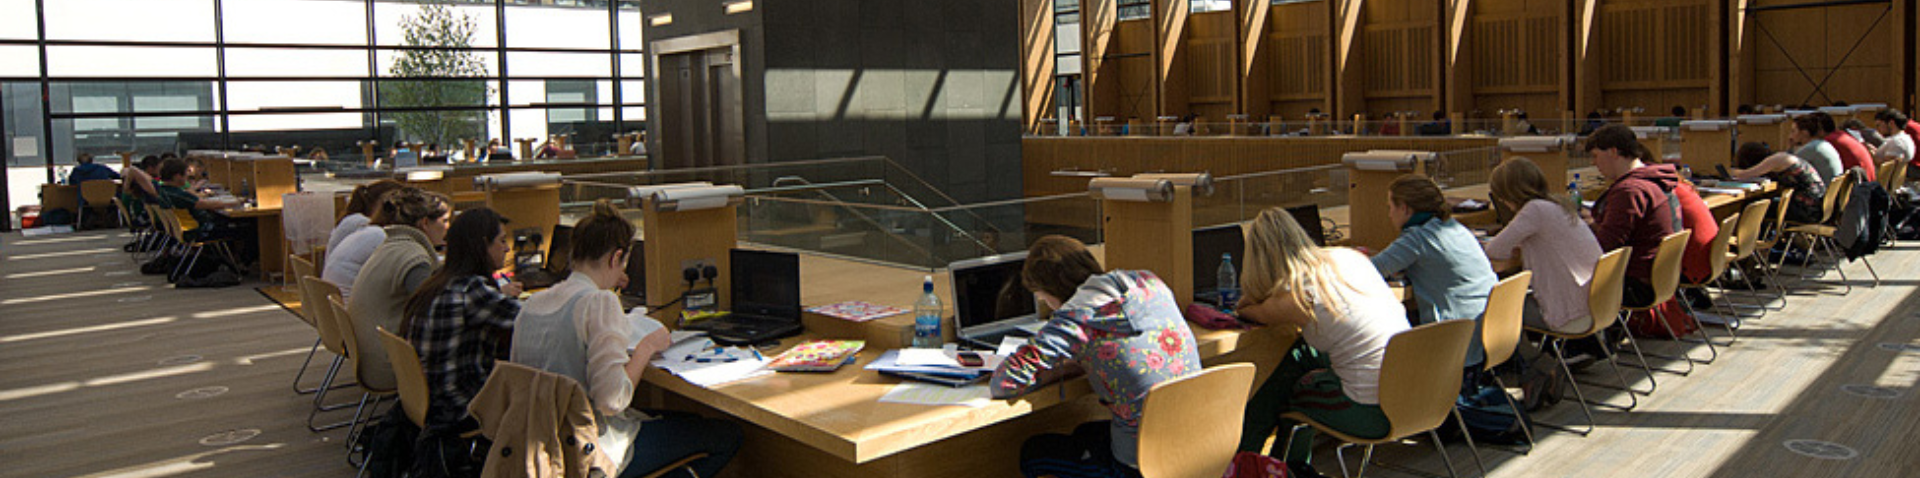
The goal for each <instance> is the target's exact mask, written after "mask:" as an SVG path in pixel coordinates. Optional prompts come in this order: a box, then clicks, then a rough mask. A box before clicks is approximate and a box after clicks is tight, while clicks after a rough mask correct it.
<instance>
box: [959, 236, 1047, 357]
mask: <svg viewBox="0 0 1920 478" xmlns="http://www.w3.org/2000/svg"><path fill="white" fill-rule="evenodd" d="M1026 265H1027V253H1026V252H1018V253H1012V254H1001V255H996V256H987V257H981V258H978V259H968V260H964V261H959V262H955V263H952V264H948V265H947V271H948V273H949V274H951V275H952V277H953V319H954V320H953V321H954V324H956V325H955V326H956V327H958V331H957V332H956V334H955V335H956V336H958V337H959V339H960V342H961V343H964V344H967V345H971V346H974V347H983V348H986V349H988V350H992V349H994V348H995V347H999V346H1000V340H1001V339H1003V338H1005V337H1008V336H1013V337H1031V336H1033V334H1034V333H1036V332H1038V331H1039V330H1040V326H1041V325H1045V324H1046V321H1045V320H1042V318H1041V317H1040V316H1039V315H1038V314H1037V311H1038V307H1036V305H1035V302H1034V297H1033V292H1031V291H1028V290H1027V288H1026V287H1025V286H1022V285H1021V284H1020V269H1021V268H1023V267H1026Z"/></svg>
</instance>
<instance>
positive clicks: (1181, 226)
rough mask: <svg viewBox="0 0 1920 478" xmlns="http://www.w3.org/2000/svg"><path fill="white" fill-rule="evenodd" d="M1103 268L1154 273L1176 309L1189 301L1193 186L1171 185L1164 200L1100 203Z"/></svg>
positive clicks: (1190, 295) (1191, 291)
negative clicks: (1173, 299) (1171, 298)
mask: <svg viewBox="0 0 1920 478" xmlns="http://www.w3.org/2000/svg"><path fill="white" fill-rule="evenodd" d="M1100 209H1101V210H1102V211H1104V212H1105V214H1103V216H1105V217H1102V218H1101V221H1100V227H1101V229H1102V231H1103V232H1102V236H1103V237H1105V238H1106V241H1107V242H1106V246H1105V249H1106V264H1104V265H1105V266H1106V268H1107V269H1108V270H1118V269H1132V270H1147V271H1152V272H1153V273H1154V275H1158V276H1160V281H1161V282H1165V283H1166V284H1167V288H1168V289H1171V290H1173V297H1174V298H1175V299H1176V300H1178V301H1179V303H1180V309H1181V310H1186V308H1187V304H1188V303H1191V302H1193V188H1192V187H1188V186H1174V187H1173V197H1172V198H1171V199H1170V200H1168V201H1166V202H1142V201H1127V200H1120V199H1105V200H1102V201H1100Z"/></svg>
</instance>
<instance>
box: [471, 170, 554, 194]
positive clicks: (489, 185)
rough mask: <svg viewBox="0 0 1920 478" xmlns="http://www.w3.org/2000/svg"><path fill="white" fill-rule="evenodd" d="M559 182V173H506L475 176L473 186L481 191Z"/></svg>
mask: <svg viewBox="0 0 1920 478" xmlns="http://www.w3.org/2000/svg"><path fill="white" fill-rule="evenodd" d="M549 184H560V173H542V172H525V173H506V174H489V175H485V176H475V177H474V178H473V188H474V189H479V190H482V191H485V190H489V189H506V188H523V187H531V186H545V185H549Z"/></svg>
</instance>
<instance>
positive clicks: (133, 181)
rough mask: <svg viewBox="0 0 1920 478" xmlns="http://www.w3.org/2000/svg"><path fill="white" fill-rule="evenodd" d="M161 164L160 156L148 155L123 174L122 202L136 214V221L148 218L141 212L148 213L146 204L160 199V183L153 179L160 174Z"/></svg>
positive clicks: (121, 185)
mask: <svg viewBox="0 0 1920 478" xmlns="http://www.w3.org/2000/svg"><path fill="white" fill-rule="evenodd" d="M160 162H161V161H160V157H159V156H153V155H148V156H147V157H145V158H140V162H139V163H135V164H134V165H133V166H134V167H131V168H127V170H126V171H123V172H122V174H123V175H124V176H123V178H124V179H122V180H121V181H120V202H121V203H124V204H126V205H127V210H129V211H133V212H134V214H133V217H134V219H135V220H139V219H141V218H144V217H146V213H145V212H141V211H146V203H148V202H152V201H158V200H159V199H160V182H159V181H155V180H154V179H153V178H154V177H155V176H158V175H159V174H160ZM156 204H157V203H156Z"/></svg>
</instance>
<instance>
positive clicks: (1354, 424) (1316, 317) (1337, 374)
mask: <svg viewBox="0 0 1920 478" xmlns="http://www.w3.org/2000/svg"><path fill="white" fill-rule="evenodd" d="M1246 264H1247V267H1246V269H1245V271H1244V272H1242V273H1241V274H1240V287H1241V290H1244V291H1246V295H1245V296H1244V297H1241V299H1240V305H1239V306H1238V307H1237V308H1236V310H1239V311H1240V317H1241V318H1242V319H1246V320H1247V321H1249V322H1254V323H1260V324H1266V325H1269V326H1280V327H1299V328H1300V339H1301V340H1299V341H1296V342H1294V344H1293V347H1292V348H1291V349H1289V350H1287V351H1286V355H1285V356H1284V357H1283V358H1282V359H1281V360H1280V365H1279V366H1278V367H1276V368H1275V369H1274V371H1273V375H1270V376H1268V377H1267V381H1266V382H1264V383H1262V384H1260V386H1259V388H1258V389H1256V391H1255V392H1254V394H1253V398H1252V399H1251V400H1250V401H1248V402H1247V414H1246V420H1245V422H1244V425H1243V427H1242V428H1241V432H1240V448H1239V450H1240V451H1243V452H1245V451H1250V452H1255V453H1261V452H1267V451H1266V450H1263V449H1262V447H1264V446H1265V445H1266V441H1267V437H1269V436H1273V435H1274V433H1276V432H1278V433H1282V434H1285V433H1287V432H1288V431H1289V430H1292V429H1293V426H1294V425H1297V423H1294V422H1292V421H1290V420H1282V419H1281V418H1280V415H1281V414H1282V413H1286V412H1300V413H1304V414H1306V415H1307V416H1309V417H1312V418H1313V419H1314V420H1315V421H1318V422H1320V423H1325V424H1327V425H1329V426H1332V427H1334V428H1337V429H1339V430H1341V431H1342V432H1345V433H1347V434H1349V435H1353V436H1357V437H1367V438H1378V437H1382V436H1386V434H1387V432H1388V431H1389V430H1391V427H1390V426H1389V424H1388V423H1387V415H1386V413H1385V412H1382V411H1381V410H1380V396H1379V390H1380V362H1381V360H1383V359H1385V358H1386V350H1387V339H1389V338H1391V337H1393V334H1396V333H1399V332H1401V331H1405V330H1407V329H1408V328H1409V325H1408V323H1407V311H1406V309H1405V308H1402V307H1401V306H1400V303H1399V300H1397V299H1395V298H1394V293H1393V290H1392V289H1390V288H1388V287H1387V282H1386V280H1384V279H1382V278H1381V277H1380V273H1379V272H1376V271H1375V270H1374V268H1373V264H1371V263H1369V262H1368V261H1367V256H1364V255H1361V254H1360V253H1359V252H1356V251H1354V250H1352V249H1335V248H1325V249H1323V248H1320V247H1317V246H1315V245H1314V241H1313V239H1312V238H1309V237H1307V233H1306V232H1305V231H1302V230H1301V229H1300V225H1299V224H1298V223H1295V222H1294V220H1293V215H1292V214H1288V213H1287V212H1286V210H1283V209H1280V208H1271V209H1267V210H1265V211H1261V212H1260V215H1259V217H1256V218H1254V220H1253V223H1252V224H1251V225H1250V227H1249V230H1248V232H1247V259H1246ZM1313 435H1314V430H1313V429H1312V428H1307V429H1303V430H1300V432H1299V433H1297V434H1295V435H1294V436H1293V442H1292V443H1290V444H1282V445H1279V446H1284V447H1285V448H1284V450H1285V451H1286V453H1285V455H1284V456H1283V457H1281V459H1283V460H1285V461H1286V462H1287V467H1288V468H1289V469H1291V471H1292V476H1301V477H1317V476H1320V474H1319V473H1317V472H1315V471H1314V470H1313V467H1312V466H1311V465H1310V464H1309V460H1311V459H1312V458H1313ZM1278 451H1279V450H1273V451H1272V452H1278Z"/></svg>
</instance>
